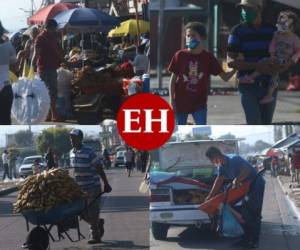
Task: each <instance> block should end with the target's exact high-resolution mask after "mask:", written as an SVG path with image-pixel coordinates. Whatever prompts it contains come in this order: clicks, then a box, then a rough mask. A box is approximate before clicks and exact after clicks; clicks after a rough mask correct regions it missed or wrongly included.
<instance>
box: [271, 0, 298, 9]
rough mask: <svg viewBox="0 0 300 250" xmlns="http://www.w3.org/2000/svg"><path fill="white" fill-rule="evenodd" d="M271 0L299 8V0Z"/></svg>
mask: <svg viewBox="0 0 300 250" xmlns="http://www.w3.org/2000/svg"><path fill="white" fill-rule="evenodd" d="M273 1H274V2H278V3H282V4H285V5H289V6H291V7H294V8H297V9H300V1H299V0H273Z"/></svg>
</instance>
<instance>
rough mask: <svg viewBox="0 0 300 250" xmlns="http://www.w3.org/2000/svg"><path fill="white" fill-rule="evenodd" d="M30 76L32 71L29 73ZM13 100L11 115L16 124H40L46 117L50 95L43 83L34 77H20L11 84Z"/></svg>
mask: <svg viewBox="0 0 300 250" xmlns="http://www.w3.org/2000/svg"><path fill="white" fill-rule="evenodd" d="M28 76H30V77H32V76H33V73H32V72H31V73H29V75H28ZM12 88H13V93H14V101H13V106H12V116H13V118H14V119H15V120H16V122H17V123H18V124H40V123H41V122H44V121H45V120H46V118H47V115H48V113H49V109H50V96H49V91H48V88H47V87H46V85H45V83H44V82H43V81H42V80H40V79H39V78H37V77H35V78H34V79H33V80H30V79H29V78H24V77H23V78H20V79H19V80H18V81H17V82H16V83H14V84H13V86H12Z"/></svg>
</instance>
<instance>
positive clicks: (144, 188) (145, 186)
mask: <svg viewBox="0 0 300 250" xmlns="http://www.w3.org/2000/svg"><path fill="white" fill-rule="evenodd" d="M148 191H149V183H148V181H147V180H143V181H142V183H141V185H140V187H139V192H140V193H142V194H146V193H147V192H148Z"/></svg>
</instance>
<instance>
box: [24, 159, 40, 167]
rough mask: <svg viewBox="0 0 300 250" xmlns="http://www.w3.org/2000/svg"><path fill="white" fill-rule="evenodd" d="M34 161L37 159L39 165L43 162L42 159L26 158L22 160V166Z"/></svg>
mask: <svg viewBox="0 0 300 250" xmlns="http://www.w3.org/2000/svg"><path fill="white" fill-rule="evenodd" d="M36 159H39V160H40V163H41V162H43V159H42V158H26V159H24V161H23V164H24V165H25V164H33V163H34V161H35V160H36Z"/></svg>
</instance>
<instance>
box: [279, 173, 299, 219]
mask: <svg viewBox="0 0 300 250" xmlns="http://www.w3.org/2000/svg"><path fill="white" fill-rule="evenodd" d="M276 179H277V182H278V183H279V186H280V188H281V189H282V191H283V193H284V195H285V198H286V199H287V201H288V203H289V205H290V206H291V208H292V209H293V211H294V212H295V214H296V216H297V218H298V220H300V212H299V209H298V208H297V207H296V206H295V203H294V202H293V200H292V199H291V198H290V196H289V195H288V192H287V191H286V190H285V188H284V187H283V185H282V182H281V181H280V179H279V176H277V177H276Z"/></svg>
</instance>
